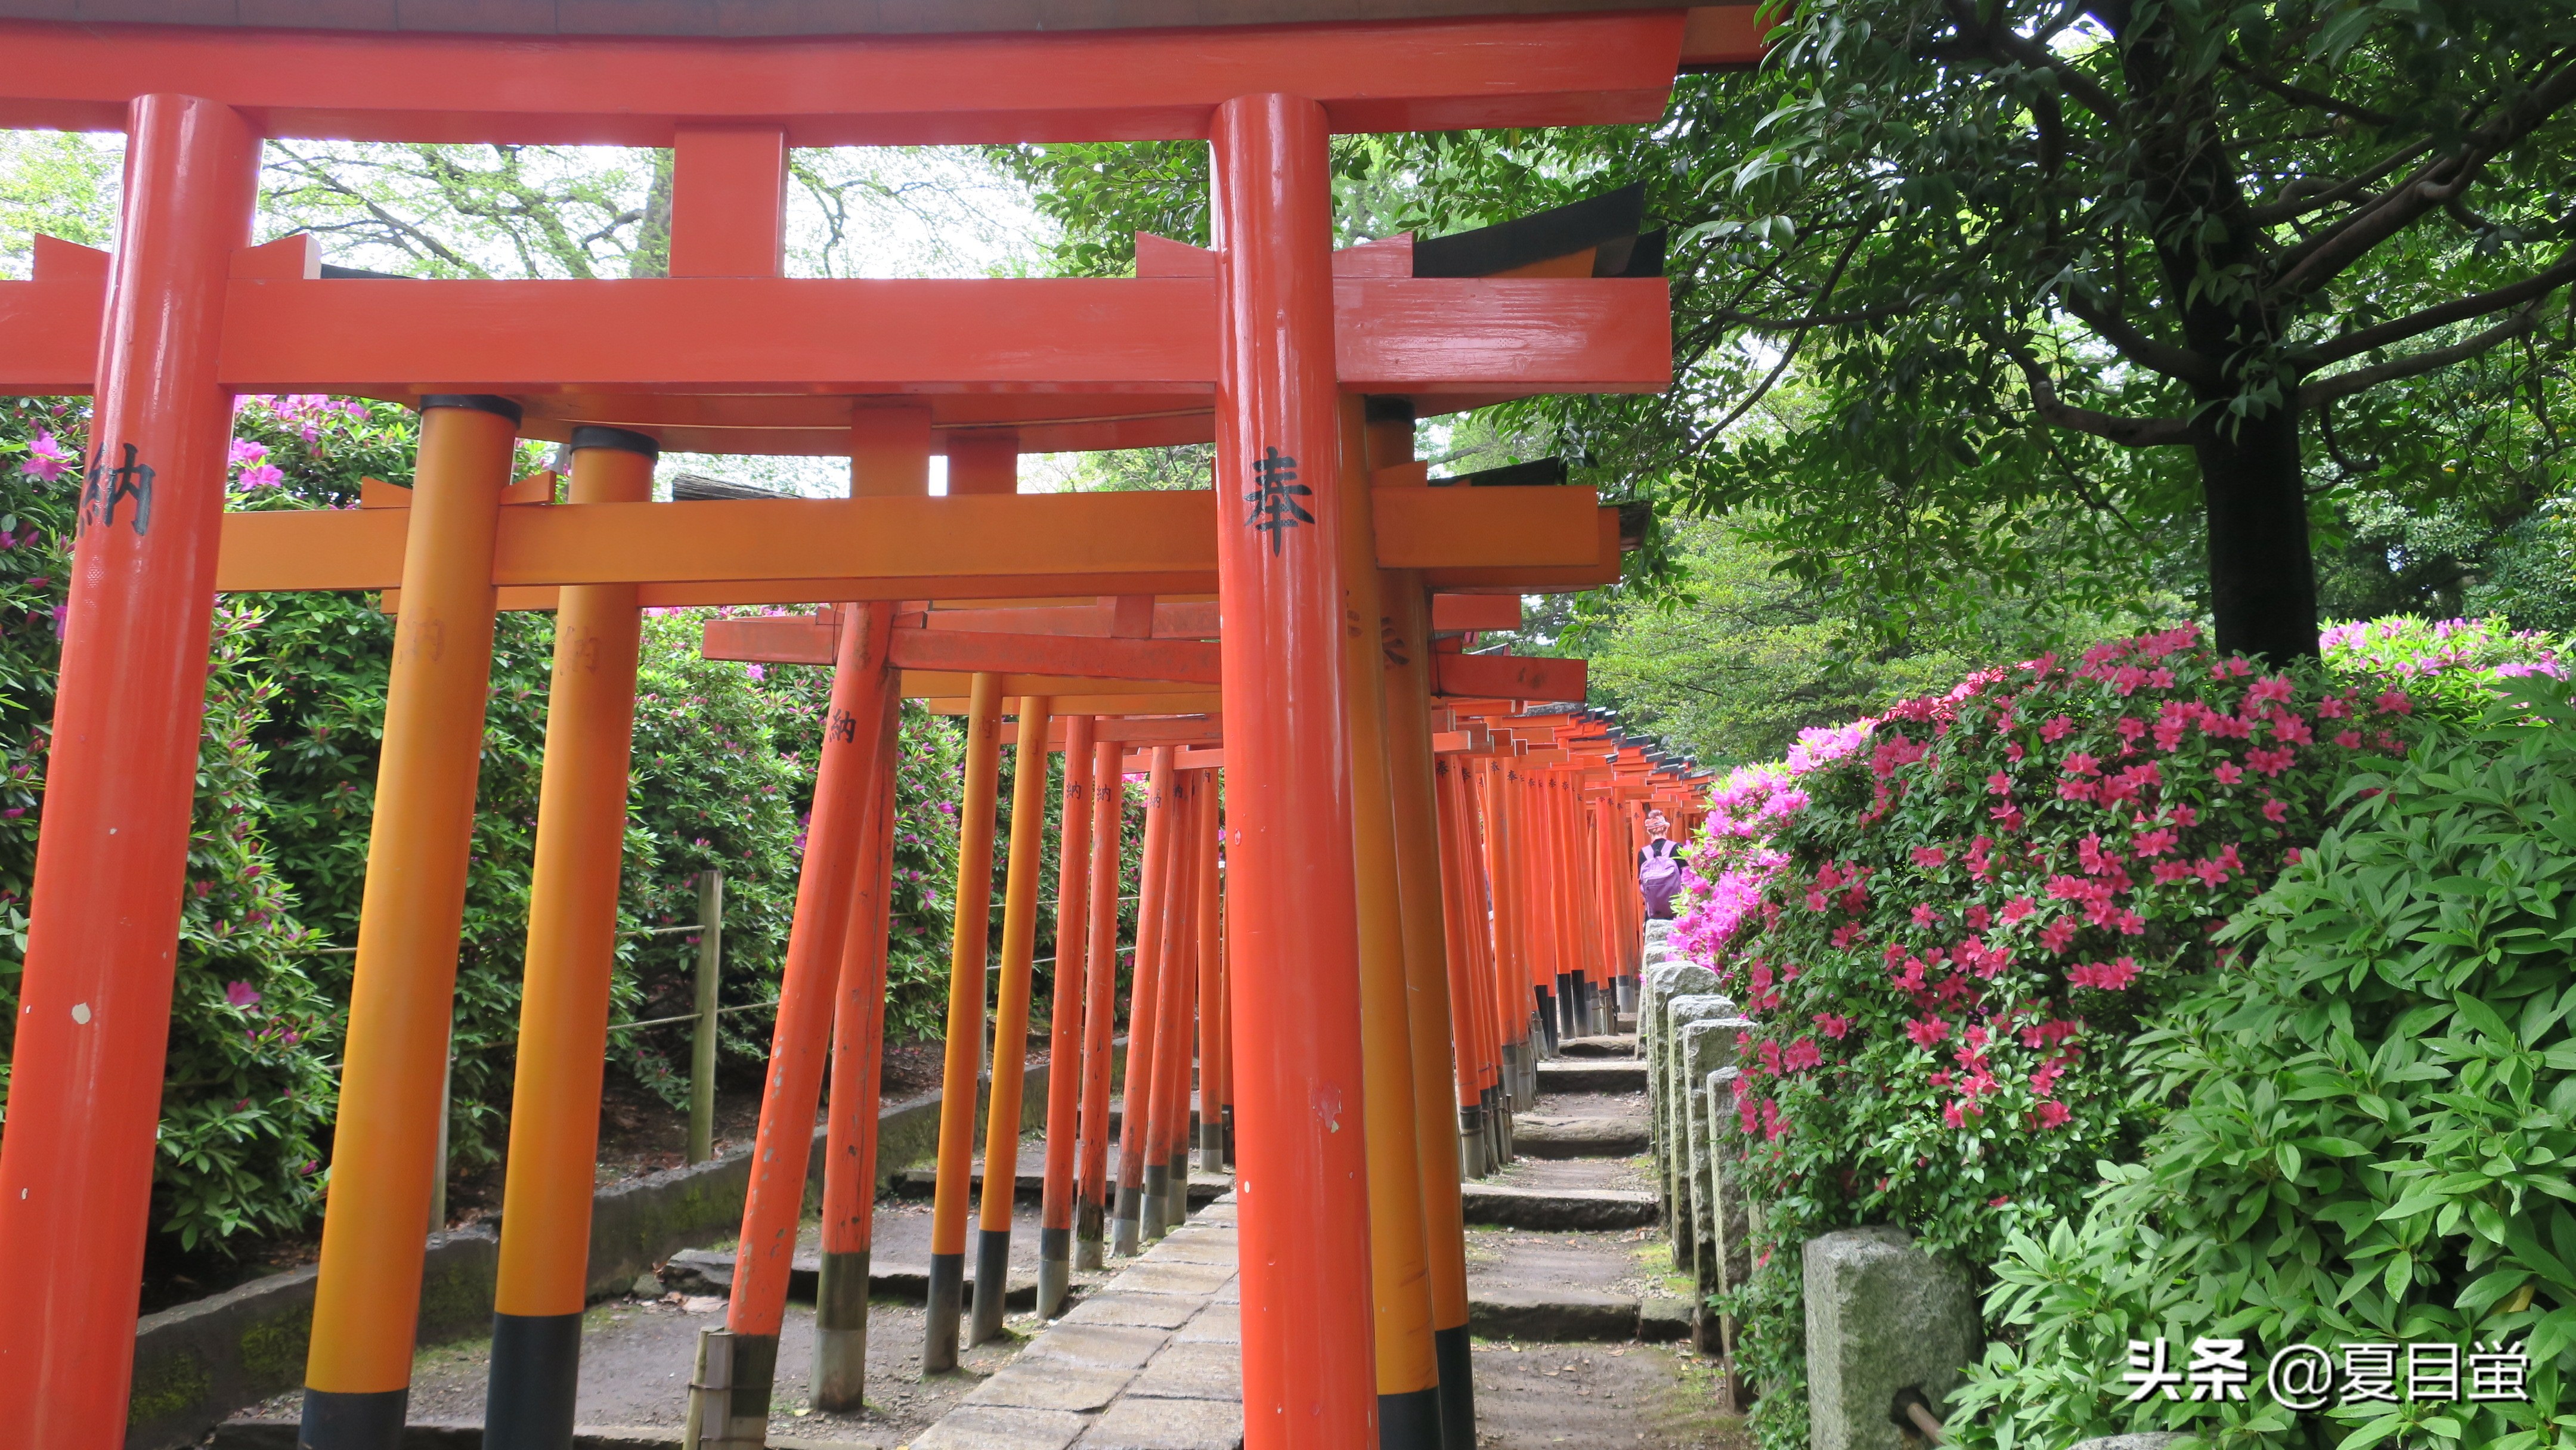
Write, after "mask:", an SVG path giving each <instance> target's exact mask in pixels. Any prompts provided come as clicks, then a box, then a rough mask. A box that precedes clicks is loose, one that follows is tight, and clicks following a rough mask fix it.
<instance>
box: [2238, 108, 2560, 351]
mask: <svg viewBox="0 0 2576 1450" xmlns="http://www.w3.org/2000/svg"><path fill="white" fill-rule="evenodd" d="M2570 101H2576V64H2561V65H2560V66H2559V67H2558V69H2557V71H2556V73H2555V74H2552V75H2549V76H2546V77H2544V78H2543V79H2541V80H2540V81H2539V82H2538V83H2537V84H2535V85H2534V86H2533V87H2532V88H2531V92H2530V94H2529V95H2528V96H2527V97H2525V98H2524V100H2523V101H2522V102H2520V103H2519V104H2516V105H2514V106H2511V107H2508V108H2507V109H2506V110H2505V112H2504V113H2503V114H2502V115H2499V116H2496V117H2495V118H2493V119H2492V120H2490V121H2488V122H2487V123H2486V124H2485V125H2484V126H2481V127H2479V128H2478V130H2477V132H2476V133H2475V135H2474V137H2473V139H2472V140H2471V141H2470V142H2469V143H2468V144H2467V145H2466V146H2464V147H2462V148H2461V149H2460V150H2459V151H2457V152H2454V153H2453V154H2451V155H2449V156H2445V157H2437V158H2435V159H2434V160H2432V161H2430V162H2427V163H2426V164H2425V165H2424V166H2422V167H2421V168H2419V169H2417V170H2416V172H2415V173H2414V174H2413V175H2411V176H2409V177H2408V178H2407V179H2406V180H2405V181H2404V182H2402V183H2400V184H2398V185H2397V186H2395V187H2392V188H2390V189H2389V190H2387V191H2385V192H2382V193H2380V195H2379V196H2378V197H2376V198H2374V199H2373V200H2372V201H2371V202H2370V203H2369V204H2368V205H2366V206H2364V207H2362V208H2361V209H2360V210H2359V211H2356V212H2354V213H2353V214H2352V215H2351V216H2349V217H2347V218H2345V219H2344V220H2343V221H2342V222H2341V223H2339V224H2337V225H2336V226H2333V227H2331V228H2328V229H2327V230H2325V231H2323V232H2320V233H2318V234H2317V235H2316V236H2315V237H2313V238H2311V239H2309V240H2308V241H2306V242H2303V243H2301V244H2300V245H2298V246H2297V247H2294V248H2292V249H2290V250H2289V251H2287V252H2284V253H2282V254H2281V255H2280V256H2279V257H2277V258H2275V259H2274V260H2273V263H2272V290H2273V291H2274V292H2275V294H2276V295H2277V296H2278V297H2279V298H2280V299H2281V300H2282V301H2284V302H2287V301H2294V300H2296V299H2297V298H2299V297H2301V296H2304V295H2305V294H2307V293H2309V292H2313V291H2315V290H2316V289H2317V288H2319V287H2321V286H2324V285H2325V284H2326V283H2327V282H2329V281H2331V280H2333V279H2334V278H2335V277H2336V276H2338V275H2339V274H2341V273H2342V272H2343V270H2344V269H2345V268H2347V267H2350V266H2351V265H2352V264H2353V263H2355V262H2357V261H2359V260H2361V258H2362V257H2363V256H2364V255H2365V254H2367V253H2368V252H2369V251H2370V250H2371V249H2372V248H2374V247H2376V246H2378V245H2379V244H2380V243H2381V242H2384V241H2386V240H2388V239H2389V238H2390V237H2392V236H2395V235H2396V234H2397V233H2398V232H2400V231H2402V230H2404V229H2405V228H2406V227H2408V226H2410V225H2412V224H2413V223H2414V222H2415V220H2416V219H2417V218H2419V217H2421V216H2423V215H2424V214H2425V213H2427V212H2429V211H2432V210H2434V209H2435V208H2437V207H2441V206H2444V205H2446V204H2448V203H2449V202H2452V201H2454V200H2457V199H2458V198H2459V197H2460V196H2461V194H2462V193H2464V192H2466V191H2467V190H2468V189H2469V187H2470V185H2471V184H2472V183H2473V182H2475V181H2476V180H2477V177H2478V173H2479V172H2480V171H2482V170H2484V169H2485V167H2486V164H2487V163H2488V162H2489V161H2491V160H2493V159H2495V157H2496V156H2497V155H2498V154H2500V153H2502V152H2503V151H2504V150H2505V149H2506V148H2507V147H2510V146H2512V145H2513V144H2514V143H2515V142H2517V141H2520V140H2521V139H2522V138H2523V137H2525V136H2527V135H2530V134H2531V133H2532V132H2533V131H2534V130H2536V129H2538V128H2539V126H2540V124H2541V123H2542V122H2544V121H2546V120H2548V119H2549V118H2550V117H2551V116H2552V115H2554V114H2555V113H2556V112H2558V111H2559V110H2560V109H2561V108H2563V107H2565V106H2566V105H2567V104H2568V103H2569V102H2570Z"/></svg>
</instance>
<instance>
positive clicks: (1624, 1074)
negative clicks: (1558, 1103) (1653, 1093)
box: [1538, 1058, 1646, 1094]
mask: <svg viewBox="0 0 2576 1450" xmlns="http://www.w3.org/2000/svg"><path fill="white" fill-rule="evenodd" d="M1538 1090H1539V1092H1540V1093H1541V1094H1546V1093H1641V1092H1644V1091H1645V1090H1646V1062H1645V1059H1643V1058H1629V1059H1627V1060H1625V1061H1622V1060H1620V1059H1618V1058H1593V1059H1584V1060H1577V1061H1572V1062H1567V1061H1563V1060H1559V1061H1556V1062H1542V1063H1540V1064H1539V1065H1538Z"/></svg>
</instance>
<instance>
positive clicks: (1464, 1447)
mask: <svg viewBox="0 0 2576 1450" xmlns="http://www.w3.org/2000/svg"><path fill="white" fill-rule="evenodd" d="M1431 1352H1432V1353H1433V1354H1434V1355H1435V1356H1437V1357H1438V1362H1439V1365H1440V1446H1441V1450H1476V1358H1475V1353H1474V1351H1473V1349H1472V1348H1471V1347H1470V1345H1469V1344H1468V1340H1467V1326H1466V1325H1464V1324H1460V1325H1456V1326H1453V1327H1451V1328H1448V1329H1435V1330H1432V1331H1431Z"/></svg>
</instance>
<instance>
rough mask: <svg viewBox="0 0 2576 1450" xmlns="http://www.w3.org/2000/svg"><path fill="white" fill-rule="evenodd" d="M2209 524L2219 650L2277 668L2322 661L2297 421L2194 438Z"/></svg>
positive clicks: (2285, 417)
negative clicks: (2316, 659)
mask: <svg viewBox="0 0 2576 1450" xmlns="http://www.w3.org/2000/svg"><path fill="white" fill-rule="evenodd" d="M2192 431H2193V438H2192V452H2193V453H2194V454H2195V455H2197V456H2198V458H2199V460H2200V487H2201V496H2202V498H2203V499H2204V500H2205V501H2206V508H2207V510H2208V514H2207V517H2208V520H2209V604H2210V612H2211V613H2212V614H2213V615H2214V616H2215V617H2216V620H2217V625H2218V648H2219V649H2220V650H2221V651H2222V652H2226V653H2243V654H2247V655H2253V656H2258V657H2260V658H2263V659H2265V660H2268V661H2270V662H2271V663H2272V664H2273V665H2274V666H2276V667H2277V666H2281V665H2286V664H2288V663H2290V662H2291V661H2292V660H2298V659H2308V658H2313V657H2314V656H2315V655H2316V653H2317V573H2316V562H2315V560H2314V559H2313V558H2312V557H2311V556H2310V554H2309V551H2308V500H2307V490H2306V486H2305V476H2304V475H2303V474H2302V472H2301V470H2300V468H2299V415H2298V414H2297V413H2295V412H2293V411H2291V410H2290V409H2287V408H2280V409H2276V410H2274V411H2273V412H2271V413H2269V414H2267V415H2265V416H2263V417H2260V418H2248V419H2244V420H2242V421H2241V422H2240V423H2239V424H2238V425H2237V426H2236V428H2235V429H2234V430H2233V431H2232V433H2231V432H2230V431H2228V430H2226V429H2224V428H2223V426H2221V425H2215V424H2209V423H2203V424H2200V425H2198V426H2196V427H2195V428H2194V429H2193V430H2192Z"/></svg>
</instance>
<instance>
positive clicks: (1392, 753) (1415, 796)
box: [1366, 398, 1476, 1450]
mask: <svg viewBox="0 0 2576 1450" xmlns="http://www.w3.org/2000/svg"><path fill="white" fill-rule="evenodd" d="M1366 447H1367V454H1368V461H1369V465H1370V467H1371V468H1372V469H1377V468H1386V467H1394V466H1397V465H1401V464H1408V463H1411V462H1412V461H1413V406H1412V404H1411V403H1410V402H1409V401H1408V400H1405V399H1401V398H1371V399H1370V400H1369V402H1368V436H1367V444H1366ZM1378 596H1379V598H1378V611H1379V619H1380V639H1379V641H1378V645H1379V648H1378V650H1377V654H1378V660H1377V664H1378V668H1379V670H1380V672H1381V676H1382V683H1381V691H1382V693H1383V696H1384V710H1385V716H1384V719H1385V750H1386V773H1387V787H1388V805H1389V808H1390V811H1391V814H1392V819H1393V825H1394V845H1395V861H1396V877H1397V891H1398V905H1399V915H1400V920H1401V925H1402V931H1403V943H1404V947H1403V950H1404V986H1405V1014H1406V1021H1407V1025H1408V1029H1409V1031H1410V1033H1411V1036H1412V1043H1411V1049H1412V1059H1413V1114H1414V1123H1413V1138H1414V1154H1415V1170H1416V1173H1417V1175H1418V1177H1419V1181H1420V1193H1421V1200H1422V1221H1423V1229H1424V1234H1423V1255H1424V1264H1425V1267H1426V1268H1427V1269H1428V1271H1429V1275H1430V1285H1431V1338H1432V1348H1433V1354H1434V1358H1435V1361H1436V1363H1437V1366H1438V1371H1439V1374H1438V1385H1439V1397H1440V1443H1441V1445H1442V1446H1443V1447H1444V1450H1473V1447H1474V1446H1475V1443H1476V1390H1475V1364H1474V1359H1473V1356H1472V1354H1471V1352H1470V1347H1469V1344H1468V1336H1467V1311H1468V1306H1467V1241H1466V1223H1465V1217H1464V1214H1463V1211H1462V1209H1461V1206H1460V1192H1459V1184H1458V1174H1459V1169H1460V1166H1461V1158H1460V1155H1459V1154H1456V1153H1453V1152H1451V1151H1449V1146H1448V1145H1449V1142H1450V1138H1451V1135H1452V1134H1453V1133H1455V1132H1456V1131H1457V1130H1458V1129H1459V1127H1460V1126H1461V1125H1460V1123H1459V1121H1458V1117H1457V1114H1456V1113H1455V1111H1454V1110H1453V1103H1454V1101H1455V1099H1454V1097H1453V1094H1452V1085H1453V1084H1454V1083H1455V1082H1456V1081H1457V1064H1458V1063H1459V1062H1460V1061H1461V1060H1462V1057H1463V1054H1460V1053H1459V1052H1458V1051H1457V1050H1456V1048H1455V1046H1454V1041H1455V1039H1456V1036H1457V1029H1458V1028H1459V1026H1461V1025H1462V1019H1460V1018H1458V1017H1457V1016H1456V1015H1455V1014H1453V1013H1452V1012H1451V1011H1450V999H1449V980H1448V977H1449V974H1448V969H1447V965H1448V952H1447V926H1446V917H1447V913H1446V912H1445V911H1444V910H1443V909H1442V901H1441V898H1442V895H1443V888H1442V883H1441V877H1440V839H1439V823H1438V819H1437V814H1438V806H1437V804H1436V802H1435V801H1434V798H1433V786H1432V755H1431V674H1430V671H1431V595H1430V591H1429V590H1428V588H1426V587H1425V585H1424V583H1423V580H1422V576H1421V575H1420V574H1419V573H1417V572H1414V571H1412V570H1403V569H1397V570H1387V571H1384V572H1382V573H1380V574H1379V575H1378Z"/></svg>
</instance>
